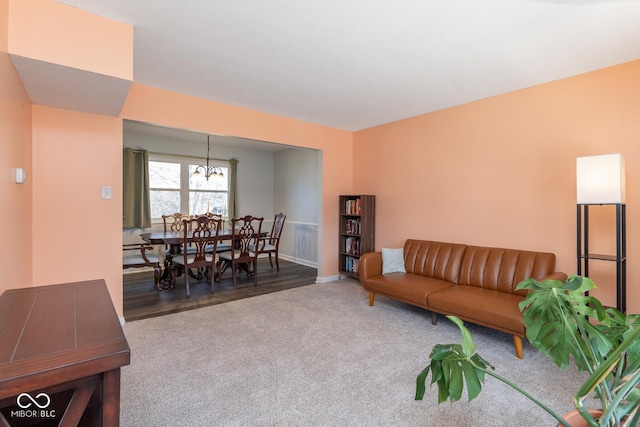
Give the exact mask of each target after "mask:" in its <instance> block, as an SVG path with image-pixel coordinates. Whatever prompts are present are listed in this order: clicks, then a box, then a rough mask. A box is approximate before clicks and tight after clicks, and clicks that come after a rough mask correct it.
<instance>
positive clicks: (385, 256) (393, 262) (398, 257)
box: [382, 248, 407, 274]
mask: <svg viewBox="0 0 640 427" xmlns="http://www.w3.org/2000/svg"><path fill="white" fill-rule="evenodd" d="M406 272H407V270H405V268H404V249H402V248H398V249H391V248H382V274H388V273H406Z"/></svg>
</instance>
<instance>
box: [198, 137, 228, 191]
mask: <svg viewBox="0 0 640 427" xmlns="http://www.w3.org/2000/svg"><path fill="white" fill-rule="evenodd" d="M203 172H204V177H205V178H206V179H207V181H209V178H210V177H211V176H216V177H218V176H219V177H223V176H224V174H223V173H222V169H220V168H218V167H215V166H209V135H207V166H202V165H199V166H198V167H196V170H195V171H193V175H194V176H200V174H201V173H203Z"/></svg>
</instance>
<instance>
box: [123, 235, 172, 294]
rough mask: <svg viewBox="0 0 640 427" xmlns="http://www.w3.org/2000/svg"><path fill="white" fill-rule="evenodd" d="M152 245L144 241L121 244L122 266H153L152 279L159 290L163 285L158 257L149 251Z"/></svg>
mask: <svg viewBox="0 0 640 427" xmlns="http://www.w3.org/2000/svg"><path fill="white" fill-rule="evenodd" d="M151 251H153V246H151V245H148V244H146V243H127V244H124V245H122V252H123V256H122V268H123V269H127V268H142V267H152V268H153V280H154V282H155V284H156V289H158V290H159V291H161V290H162V289H163V286H162V285H161V284H160V273H161V271H160V257H158V255H156V254H154V253H151Z"/></svg>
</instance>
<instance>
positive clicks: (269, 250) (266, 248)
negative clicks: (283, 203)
mask: <svg viewBox="0 0 640 427" xmlns="http://www.w3.org/2000/svg"><path fill="white" fill-rule="evenodd" d="M286 218H287V216H286V215H285V214H283V213H282V212H280V213H279V214H276V216H275V218H274V220H273V225H272V226H271V233H270V234H269V235H268V236H265V237H262V238H261V239H260V241H259V243H258V255H260V254H269V264H270V265H271V268H273V260H272V259H271V255H272V254H273V255H274V256H275V258H276V268H277V269H278V271H280V264H279V263H278V251H279V248H280V235H281V234H282V228H283V227H284V220H285V219H286Z"/></svg>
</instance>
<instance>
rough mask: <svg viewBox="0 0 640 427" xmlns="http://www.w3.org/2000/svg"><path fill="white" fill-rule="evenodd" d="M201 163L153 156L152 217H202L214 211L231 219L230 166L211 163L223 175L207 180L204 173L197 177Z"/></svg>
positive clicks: (151, 157) (151, 182) (194, 160)
mask: <svg viewBox="0 0 640 427" xmlns="http://www.w3.org/2000/svg"><path fill="white" fill-rule="evenodd" d="M199 164H201V161H200V160H197V159H177V158H171V157H169V156H167V157H165V156H150V158H149V193H150V196H151V218H152V219H154V220H156V221H158V220H160V218H162V215H170V214H172V213H176V212H182V213H184V214H188V215H198V214H203V213H206V212H213V213H216V214H220V215H223V216H228V206H229V164H228V163H226V162H219V161H216V162H214V163H212V162H210V164H212V165H213V166H216V167H217V168H219V169H220V170H222V176H220V175H213V176H211V177H209V180H207V179H206V178H205V177H204V174H200V175H194V174H193V173H194V172H195V170H196V168H197V167H198V165H199Z"/></svg>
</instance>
